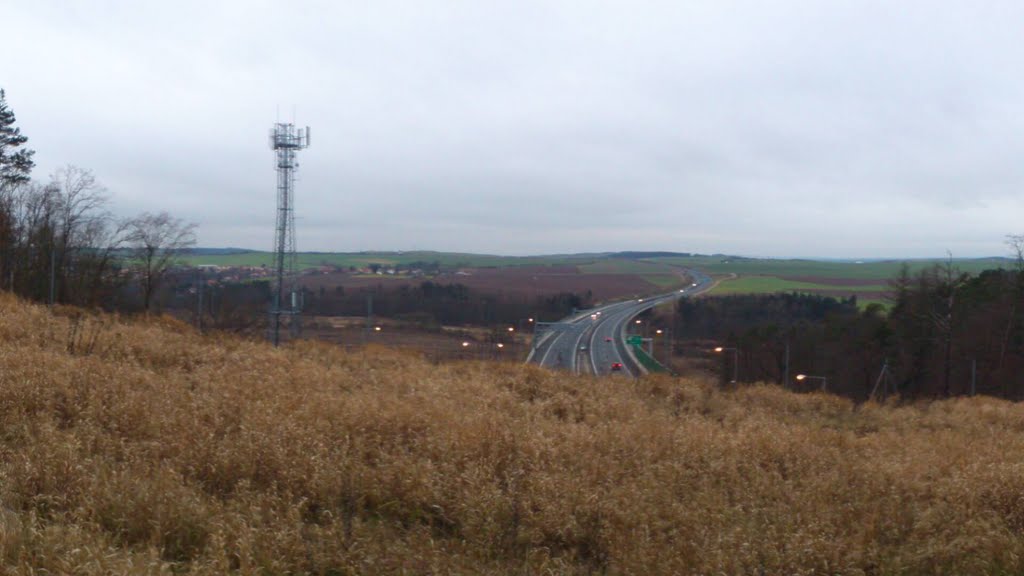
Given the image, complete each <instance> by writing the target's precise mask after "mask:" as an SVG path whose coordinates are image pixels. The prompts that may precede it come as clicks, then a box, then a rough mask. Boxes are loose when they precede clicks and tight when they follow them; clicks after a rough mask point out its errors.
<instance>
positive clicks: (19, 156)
mask: <svg viewBox="0 0 1024 576" xmlns="http://www.w3.org/2000/svg"><path fill="white" fill-rule="evenodd" d="M27 141H28V137H27V136H22V135H21V129H20V128H16V127H15V126H14V112H12V111H11V109H10V108H8V107H7V100H6V99H5V94H4V91H3V89H0V193H2V192H6V191H8V190H10V189H12V188H14V187H16V186H19V185H21V184H24V183H26V182H28V181H29V177H30V175H31V173H32V168H33V167H34V166H35V162H33V161H32V155H33V154H35V151H34V150H29V149H28V148H23V146H24V145H25V142H27Z"/></svg>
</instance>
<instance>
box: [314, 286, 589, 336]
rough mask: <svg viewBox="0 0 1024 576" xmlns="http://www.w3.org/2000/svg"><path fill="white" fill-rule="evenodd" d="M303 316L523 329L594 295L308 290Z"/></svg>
mask: <svg viewBox="0 0 1024 576" xmlns="http://www.w3.org/2000/svg"><path fill="white" fill-rule="evenodd" d="M303 300H304V307H303V309H304V311H306V312H307V313H309V314H313V315H322V316H363V315H365V314H366V313H367V311H368V310H369V309H370V308H372V312H373V314H375V315H379V316H385V317H389V318H396V319H400V320H407V321H411V322H416V323H418V324H420V325H421V326H423V327H428V328H437V327H440V326H442V325H478V326H492V325H496V324H505V325H509V326H516V325H523V323H524V321H525V320H528V319H529V318H533V317H537V318H538V319H542V320H551V321H554V320H557V319H560V318H563V317H565V316H567V315H568V314H570V313H571V312H572V311H573V310H576V309H582V308H586V307H589V306H591V305H592V295H591V294H576V293H572V292H560V293H556V294H545V295H539V296H534V297H532V298H531V297H529V296H527V295H525V294H518V293H515V294H506V293H492V292H483V291H479V290H474V289H472V288H470V287H468V286H466V285H464V284H460V283H440V282H433V281H430V280H425V281H422V282H419V283H413V284H402V285H400V286H397V287H394V288H390V289H385V288H384V286H383V285H377V286H374V287H364V288H358V289H349V290H346V289H345V288H343V287H341V286H336V287H334V288H333V289H328V288H325V287H322V288H320V289H318V290H315V291H310V290H304V291H303Z"/></svg>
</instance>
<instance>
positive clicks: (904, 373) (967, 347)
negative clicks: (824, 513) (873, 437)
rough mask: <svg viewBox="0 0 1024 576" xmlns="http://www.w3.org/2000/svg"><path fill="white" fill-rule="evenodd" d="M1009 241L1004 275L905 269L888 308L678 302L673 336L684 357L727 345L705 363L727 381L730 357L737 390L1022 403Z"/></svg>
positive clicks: (1021, 299) (773, 300)
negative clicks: (753, 387) (781, 388)
mask: <svg viewBox="0 0 1024 576" xmlns="http://www.w3.org/2000/svg"><path fill="white" fill-rule="evenodd" d="M1010 243H1011V245H1012V246H1014V247H1015V251H1016V252H1017V256H1018V258H1017V266H1016V267H1013V268H1012V269H996V270H986V271H984V272H981V273H979V274H977V275H972V274H967V273H964V272H961V271H959V270H958V269H957V268H956V267H955V266H954V265H953V263H952V262H947V263H945V264H937V265H934V266H932V267H929V268H925V269H921V270H919V271H916V272H911V270H910V268H909V267H907V266H904V267H903V269H902V271H901V272H900V273H899V274H898V276H897V277H896V278H894V279H893V280H892V281H890V297H889V302H888V307H885V306H882V305H880V304H870V305H868V306H866V307H863V308H862V307H859V306H858V305H857V301H856V298H855V297H851V298H848V299H836V298H830V297H824V296H817V295H811V294H795V293H794V294H771V295H734V296H723V297H712V298H701V299H687V300H682V301H680V302H679V305H678V309H677V312H676V314H675V315H674V321H673V330H674V332H675V334H676V337H677V339H678V340H677V341H678V342H679V346H680V347H681V348H683V349H685V348H686V346H690V347H691V349H692V348H699V349H700V350H704V351H707V350H709V349H710V348H711V346H712V344H713V343H716V344H720V345H722V346H724V347H726V348H736V349H737V350H738V354H736V355H735V357H734V356H733V355H732V354H720V355H715V356H712V357H713V358H715V361H716V362H717V363H719V369H720V373H721V374H722V378H723V379H726V380H727V379H730V378H731V375H732V362H733V361H734V359H735V361H737V362H738V373H739V380H740V381H741V382H765V381H766V382H775V383H778V384H783V385H786V386H787V387H791V388H797V389H805V390H807V389H812V388H820V387H822V386H824V387H826V388H827V389H828V390H829V391H830V392H834V393H838V394H842V395H845V396H849V397H852V398H855V399H858V400H864V399H867V398H869V397H872V396H873V397H875V398H880V397H883V396H886V395H892V394H898V395H899V396H900V397H902V398H923V397H949V396H956V395H969V394H975V393H977V394H989V395H994V396H999V397H1003V398H1009V399H1014V400H1019V399H1024V258H1022V256H1024V236H1021V237H1017V236H1013V237H1011V238H1010ZM705 353H706V352H705ZM787 369H788V370H787ZM798 374H807V375H811V376H815V378H809V379H805V380H803V381H798V380H796V375H798Z"/></svg>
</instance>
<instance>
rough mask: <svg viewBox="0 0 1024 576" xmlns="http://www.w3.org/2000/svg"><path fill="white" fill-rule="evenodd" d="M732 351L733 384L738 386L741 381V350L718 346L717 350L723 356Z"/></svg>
mask: <svg viewBox="0 0 1024 576" xmlns="http://www.w3.org/2000/svg"><path fill="white" fill-rule="evenodd" d="M729 351H732V382H731V383H732V384H736V383H738V382H739V379H740V351H739V348H734V347H725V346H718V347H717V348H715V352H718V353H719V354H721V353H722V352H729Z"/></svg>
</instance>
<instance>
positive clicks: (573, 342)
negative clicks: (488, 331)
mask: <svg viewBox="0 0 1024 576" xmlns="http://www.w3.org/2000/svg"><path fill="white" fill-rule="evenodd" d="M687 272H688V274H689V275H690V277H691V278H692V279H693V283H692V284H691V285H690V286H688V287H686V288H683V289H681V290H677V291H674V292H670V293H666V294H660V295H657V296H652V297H649V298H640V299H637V300H627V301H624V302H615V303H611V304H606V305H604V306H600V307H597V308H593V309H591V310H586V311H583V312H581V313H578V314H576V315H574V316H570V317H567V318H565V319H563V320H561V321H559V322H556V323H551V324H547V325H545V327H544V328H545V330H544V331H543V332H542V333H538V334H537V336H536V338H537V344H536V345H535V347H534V349H533V350H532V351H531V353H530V356H529V357H528V358H527V362H531V363H534V364H537V365H540V366H544V367H546V368H552V369H557V370H567V371H569V372H572V373H574V374H580V373H590V374H596V375H601V376H603V375H609V374H622V375H625V376H639V375H640V374H641V373H643V371H644V370H643V369H642V368H641V367H640V365H639V363H638V362H637V361H636V359H635V358H634V356H633V354H632V352H631V350H630V349H629V347H628V346H629V345H628V344H626V341H625V338H626V331H627V327H628V326H629V324H630V322H632V321H633V319H634V318H635V317H636V316H637V315H639V314H641V313H642V312H644V311H645V310H648V309H650V308H653V307H655V306H657V305H659V304H662V303H664V302H668V301H672V300H675V299H678V298H684V297H688V296H693V295H696V294H699V293H701V292H703V291H705V290H708V289H709V288H710V287H711V284H712V282H711V278H709V277H708V276H707V275H705V274H703V273H701V272H699V271H696V270H688V271H687ZM615 364H621V365H622V368H621V370H616V371H613V370H612V367H613V365H615Z"/></svg>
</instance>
